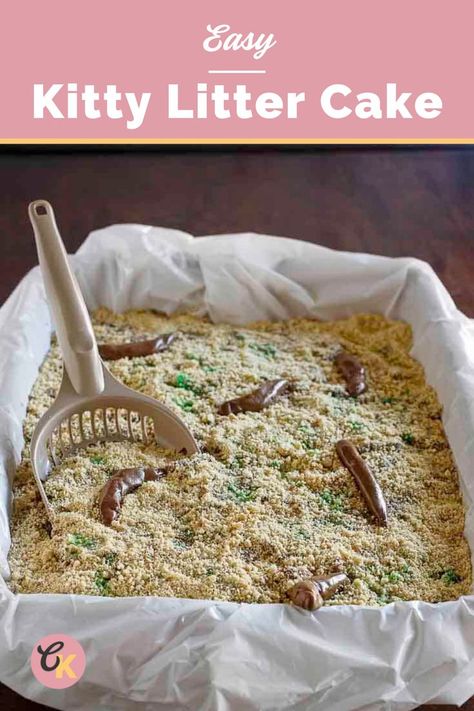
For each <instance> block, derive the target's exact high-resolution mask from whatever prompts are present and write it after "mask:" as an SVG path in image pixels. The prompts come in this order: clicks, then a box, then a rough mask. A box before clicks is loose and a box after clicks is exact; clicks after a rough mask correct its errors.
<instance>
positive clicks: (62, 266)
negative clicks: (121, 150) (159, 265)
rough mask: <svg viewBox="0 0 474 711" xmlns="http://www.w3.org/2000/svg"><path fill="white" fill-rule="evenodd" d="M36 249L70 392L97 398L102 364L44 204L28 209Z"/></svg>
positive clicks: (36, 203) (49, 210) (50, 211)
mask: <svg viewBox="0 0 474 711" xmlns="http://www.w3.org/2000/svg"><path fill="white" fill-rule="evenodd" d="M28 213H29V216H30V220H31V224H32V225H33V230H34V233H35V240H36V248H37V250H38V258H39V263H40V267H41V273H42V275H43V281H44V286H45V290H46V296H47V299H48V304H49V308H50V310H51V313H52V316H53V320H54V324H55V327H56V334H57V337H58V342H59V345H60V347H61V351H62V355H63V358H64V363H65V367H66V370H67V373H68V375H69V378H70V380H71V383H72V385H73V387H74V390H75V391H76V392H77V393H78V394H80V395H98V394H99V393H101V392H102V391H103V389H104V375H103V368H102V363H101V360H100V357H99V352H98V350H97V343H96V340H95V336H94V331H93V329H92V324H91V321H90V318H89V314H88V312H87V307H86V304H85V302H84V298H83V296H82V294H81V290H80V288H79V284H78V283H77V280H76V277H75V276H74V274H73V272H72V269H71V267H70V264H69V261H68V257H67V254H66V250H65V248H64V244H63V241H62V239H61V236H60V234H59V231H58V228H57V225H56V220H55V217H54V211H53V208H52V207H51V205H50V204H49V202H47V201H46V200H35V201H34V202H32V203H31V204H30V206H29V208H28Z"/></svg>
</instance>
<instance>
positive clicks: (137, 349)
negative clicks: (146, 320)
mask: <svg viewBox="0 0 474 711" xmlns="http://www.w3.org/2000/svg"><path fill="white" fill-rule="evenodd" d="M176 336H177V333H176V332H175V333H164V334H162V335H161V336H156V337H155V338H149V339H148V340H145V341H133V342H131V343H102V344H101V345H99V354H100V356H101V358H103V359H104V360H118V359H119V358H137V357H139V356H148V355H153V353H161V351H164V350H166V349H167V348H168V347H169V346H170V345H171V344H172V343H173V341H174V340H175V338H176Z"/></svg>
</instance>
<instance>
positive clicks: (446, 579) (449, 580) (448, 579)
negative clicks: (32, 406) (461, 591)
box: [437, 568, 462, 585]
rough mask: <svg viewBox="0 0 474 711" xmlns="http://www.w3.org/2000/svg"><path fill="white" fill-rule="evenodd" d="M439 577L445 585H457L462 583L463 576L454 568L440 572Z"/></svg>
mask: <svg viewBox="0 0 474 711" xmlns="http://www.w3.org/2000/svg"><path fill="white" fill-rule="evenodd" d="M437 577H439V578H440V580H442V581H443V583H444V584H445V585H455V584H456V583H460V582H461V580H462V578H461V576H460V575H458V574H457V573H456V571H455V570H453V568H448V569H447V570H442V571H440V573H439V574H438V576H437Z"/></svg>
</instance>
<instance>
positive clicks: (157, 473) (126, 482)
mask: <svg viewBox="0 0 474 711" xmlns="http://www.w3.org/2000/svg"><path fill="white" fill-rule="evenodd" d="M166 474H167V470H166V469H156V468H154V467H135V468H134V469H119V471H117V472H115V474H113V475H112V476H111V478H110V479H109V480H108V482H107V483H106V484H105V485H104V486H103V488H102V490H101V492H100V495H99V508H100V513H101V515H102V521H103V522H104V523H105V525H106V526H110V524H111V523H112V521H115V519H117V518H118V515H119V512H120V508H121V506H122V500H123V497H124V496H126V495H127V494H129V493H130V492H132V491H135V489H138V487H139V486H141V485H142V484H143V482H144V481H158V479H161V478H162V477H164V476H166Z"/></svg>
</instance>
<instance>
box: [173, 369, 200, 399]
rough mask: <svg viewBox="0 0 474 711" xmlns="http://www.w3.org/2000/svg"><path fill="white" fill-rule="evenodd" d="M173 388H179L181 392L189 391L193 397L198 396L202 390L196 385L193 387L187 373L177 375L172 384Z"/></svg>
mask: <svg viewBox="0 0 474 711" xmlns="http://www.w3.org/2000/svg"><path fill="white" fill-rule="evenodd" d="M173 385H174V387H175V388H180V389H181V390H189V391H191V392H193V393H194V394H195V395H200V394H201V392H202V390H201V388H200V387H198V386H197V385H194V384H193V382H192V380H191V378H190V377H189V375H187V373H178V375H177V376H176V378H175V381H174V383H173Z"/></svg>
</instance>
